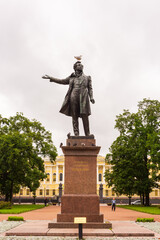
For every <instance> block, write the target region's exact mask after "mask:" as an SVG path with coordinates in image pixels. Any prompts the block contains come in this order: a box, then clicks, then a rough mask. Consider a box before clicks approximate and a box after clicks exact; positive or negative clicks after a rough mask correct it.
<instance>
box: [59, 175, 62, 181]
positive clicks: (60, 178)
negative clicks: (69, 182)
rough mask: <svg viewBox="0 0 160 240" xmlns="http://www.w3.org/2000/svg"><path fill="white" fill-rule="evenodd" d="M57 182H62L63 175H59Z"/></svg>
mask: <svg viewBox="0 0 160 240" xmlns="http://www.w3.org/2000/svg"><path fill="white" fill-rule="evenodd" d="M59 181H63V173H60V174H59Z"/></svg>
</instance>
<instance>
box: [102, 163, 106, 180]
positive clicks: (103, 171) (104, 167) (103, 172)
mask: <svg viewBox="0 0 160 240" xmlns="http://www.w3.org/2000/svg"><path fill="white" fill-rule="evenodd" d="M104 173H105V165H104V166H103V176H102V182H103V184H105V178H104Z"/></svg>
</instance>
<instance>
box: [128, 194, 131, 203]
mask: <svg viewBox="0 0 160 240" xmlns="http://www.w3.org/2000/svg"><path fill="white" fill-rule="evenodd" d="M128 198H129V205H131V196H129V197H128Z"/></svg>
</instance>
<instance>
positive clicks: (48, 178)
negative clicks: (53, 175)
mask: <svg viewBox="0 0 160 240" xmlns="http://www.w3.org/2000/svg"><path fill="white" fill-rule="evenodd" d="M49 181H50V174H49V173H47V182H49Z"/></svg>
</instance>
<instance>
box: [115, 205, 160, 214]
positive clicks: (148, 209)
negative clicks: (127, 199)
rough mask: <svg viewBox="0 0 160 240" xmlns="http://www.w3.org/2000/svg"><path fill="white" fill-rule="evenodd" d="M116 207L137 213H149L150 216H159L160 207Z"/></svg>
mask: <svg viewBox="0 0 160 240" xmlns="http://www.w3.org/2000/svg"><path fill="white" fill-rule="evenodd" d="M117 207H121V208H125V209H130V210H134V211H138V212H145V213H150V214H157V215H160V205H157V206H149V207H145V206H135V205H131V206H129V205H117Z"/></svg>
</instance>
